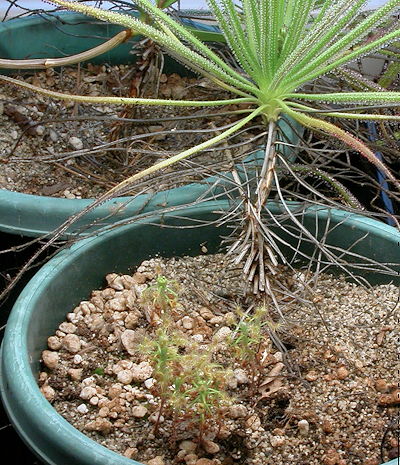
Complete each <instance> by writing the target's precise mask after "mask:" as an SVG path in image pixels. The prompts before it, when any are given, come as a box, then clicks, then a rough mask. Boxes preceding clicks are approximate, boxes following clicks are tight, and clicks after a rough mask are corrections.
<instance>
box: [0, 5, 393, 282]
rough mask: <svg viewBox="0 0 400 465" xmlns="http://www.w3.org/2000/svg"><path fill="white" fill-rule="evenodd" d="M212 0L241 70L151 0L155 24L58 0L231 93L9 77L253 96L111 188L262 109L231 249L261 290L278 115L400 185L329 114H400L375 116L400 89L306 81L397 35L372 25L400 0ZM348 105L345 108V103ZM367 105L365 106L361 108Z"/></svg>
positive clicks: (268, 255)
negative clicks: (373, 6) (207, 130)
mask: <svg viewBox="0 0 400 465" xmlns="http://www.w3.org/2000/svg"><path fill="white" fill-rule="evenodd" d="M208 2H209V6H210V8H211V9H212V11H213V14H214V16H215V18H216V19H217V20H218V22H219V25H220V27H221V30H222V32H223V35H224V37H225V39H226V42H227V44H228V46H229V47H230V49H231V51H232V53H233V55H234V56H235V58H236V60H237V63H238V64H239V66H240V69H238V68H235V69H234V68H233V67H232V66H231V65H230V64H229V63H228V62H226V61H224V59H223V58H221V57H220V56H219V55H217V54H216V53H215V52H213V51H212V50H211V49H210V48H209V47H208V46H207V45H205V44H204V43H202V42H201V41H200V40H198V39H197V38H196V37H195V36H194V35H193V34H191V33H190V32H189V31H188V30H187V29H185V28H184V27H183V26H182V25H181V24H179V23H178V22H177V21H175V20H174V19H173V18H172V17H171V16H169V15H167V14H166V13H165V12H163V11H162V10H161V9H160V8H158V7H157V6H155V5H153V4H152V2H151V1H150V0H135V2H134V3H135V4H136V5H137V7H138V8H139V9H140V10H142V11H145V12H146V13H147V15H148V17H149V18H151V19H152V23H151V24H146V23H144V22H141V21H140V20H138V19H136V18H134V17H131V16H127V15H124V14H119V13H116V12H111V11H104V10H101V9H98V8H93V7H90V6H87V5H84V4H82V3H80V2H79V3H78V2H68V1H64V0H53V3H55V4H57V5H59V6H62V7H65V8H67V9H70V10H74V11H77V12H81V13H85V14H87V15H91V16H94V17H96V18H98V19H100V20H103V21H108V22H111V23H116V24H120V25H122V26H124V27H126V28H127V29H128V30H131V31H132V32H133V33H139V34H143V35H144V36H147V37H149V38H150V39H152V40H153V41H154V42H156V43H158V44H160V45H161V46H162V47H164V49H165V50H166V51H167V52H168V53H169V54H171V55H172V56H173V57H175V58H176V59H178V60H179V61H181V62H182V63H184V64H185V65H186V66H188V67H189V68H191V69H192V70H194V71H195V72H197V73H199V74H201V75H203V76H206V77H207V78H209V79H210V80H211V81H213V82H214V83H215V84H217V85H218V86H219V87H221V88H222V89H224V90H227V91H230V92H231V93H232V95H233V98H231V99H225V100H211V101H182V100H162V99H143V98H120V97H91V96H77V95H67V94H63V93H58V92H50V91H47V90H44V89H40V88H37V87H34V86H31V85H29V84H25V83H22V82H20V81H18V80H15V79H11V78H2V79H4V80H7V81H10V82H13V83H15V84H18V85H21V86H23V87H26V88H28V89H32V90H34V91H37V92H41V93H43V94H45V95H48V96H50V97H54V98H58V99H67V100H75V101H79V102H88V103H108V104H110V103H115V104H126V105H169V106H172V105H174V106H192V107H216V106H222V105H228V104H246V105H247V106H248V108H249V111H248V112H247V114H245V116H244V117H243V118H242V119H240V120H239V121H238V122H236V123H235V124H233V125H231V126H230V127H229V128H228V129H226V130H224V131H223V132H221V133H220V134H218V135H217V136H215V137H213V138H211V139H209V140H208V141H206V142H203V143H201V144H199V145H197V146H195V147H192V148H190V149H188V150H185V151H183V152H182V153H179V154H177V155H174V156H172V157H171V158H169V159H168V160H164V161H162V162H160V163H157V164H156V165H154V166H152V167H150V168H147V169H145V170H143V171H142V172H140V173H138V174H135V175H134V176H132V177H130V178H129V179H126V180H125V181H123V182H122V183H121V184H119V185H118V186H116V187H115V188H113V189H112V191H111V192H110V194H111V193H112V194H115V193H117V192H120V191H121V190H122V189H123V188H126V187H128V186H130V185H131V184H132V183H134V182H135V181H137V180H138V179H141V178H143V177H144V176H147V175H150V174H153V173H155V172H157V171H158V170H160V169H163V168H165V167H168V166H170V165H172V164H173V163H176V162H177V161H179V160H182V159H184V158H186V157H189V156H190V155H192V154H194V153H196V152H199V151H201V150H203V149H206V148H208V147H210V146H212V145H214V144H217V143H219V142H221V141H222V140H224V139H225V138H227V137H228V136H230V135H232V134H233V133H235V132H237V131H238V130H239V129H240V128H242V127H243V126H245V125H246V124H247V123H248V122H249V121H251V120H253V119H254V118H260V117H261V118H262V119H263V121H264V123H265V125H266V127H267V128H268V138H267V142H266V147H265V158H264V163H263V166H262V169H261V173H260V177H259V181H258V185H257V187H256V189H255V191H254V192H252V193H250V195H249V196H247V197H248V198H247V199H246V201H245V214H244V216H245V217H246V222H245V223H246V224H245V227H244V230H243V233H242V235H241V237H240V239H239V240H238V241H236V242H235V243H234V245H233V246H232V248H231V252H235V253H236V254H237V261H238V262H239V261H242V262H243V263H244V273H245V275H246V276H247V278H248V279H249V281H252V282H253V285H254V290H255V291H257V290H261V291H263V290H265V289H266V288H268V287H269V281H268V277H267V275H266V274H265V272H264V269H265V268H266V267H268V268H269V269H270V270H271V271H272V272H273V269H274V264H275V263H276V259H275V253H276V251H273V250H272V248H271V246H270V244H269V243H268V241H267V240H266V238H265V226H264V225H263V223H262V219H261V213H262V211H263V208H264V205H265V202H266V200H267V198H268V196H269V193H270V191H271V187H272V185H273V182H274V177H275V171H276V159H277V153H276V147H275V138H276V132H277V130H276V128H277V121H278V120H279V119H280V118H281V117H282V116H283V115H287V116H289V117H291V118H293V119H294V120H296V121H297V122H299V123H301V124H302V125H303V126H305V127H307V128H309V129H311V130H316V131H319V132H323V133H326V134H327V135H330V136H332V137H334V138H337V139H339V140H340V141H342V142H344V143H346V144H347V145H348V146H350V147H351V148H352V149H354V150H356V151H358V152H359V153H360V154H361V155H363V156H364V157H366V158H367V159H368V160H369V161H370V162H371V163H373V164H374V165H375V166H376V167H378V168H379V170H380V171H381V172H382V173H384V175H385V176H386V177H387V179H388V181H390V182H391V183H392V184H393V185H394V186H395V187H396V188H397V189H400V183H399V181H398V180H397V179H396V178H395V176H393V174H392V173H391V172H390V171H389V169H388V168H387V167H386V166H385V165H384V164H383V163H382V162H381V161H380V160H379V159H377V158H376V157H375V155H374V153H373V152H372V151H371V150H370V149H369V148H368V147H367V146H366V145H365V144H364V143H362V142H361V141H360V140H359V139H358V138H357V137H356V136H355V135H353V134H349V133H347V132H345V131H344V130H343V129H341V128H340V127H339V126H337V125H336V124H334V123H332V122H331V120H332V119H340V118H356V119H357V118H358V119H361V120H398V119H400V116H399V115H382V114H374V113H373V109H374V107H375V106H379V105H393V107H396V106H397V105H399V104H400V92H391V91H390V92H389V91H388V92H380V91H378V92H377V91H360V92H357V91H353V92H341V93H336V92H333V93H315V92H313V91H311V90H309V89H310V88H311V87H310V86H308V84H310V83H312V82H313V81H314V80H316V79H318V78H320V77H321V76H324V75H326V74H329V73H334V72H335V71H336V70H338V69H339V68H340V67H341V66H343V65H345V64H347V63H349V62H351V61H354V60H357V59H358V58H360V57H364V56H365V55H367V54H369V53H372V52H375V51H377V50H378V49H380V48H382V47H384V46H387V45H388V44H390V43H392V42H395V41H396V40H398V39H399V37H400V29H399V27H398V23H397V25H395V26H394V27H393V28H392V29H390V30H389V31H388V32H386V33H383V34H382V35H379V36H378V37H376V36H375V37H374V38H373V39H371V38H370V33H371V32H372V31H373V30H374V29H375V28H377V27H378V26H380V25H382V24H383V23H384V22H385V21H386V20H387V19H388V18H389V17H390V15H391V14H393V13H394V12H395V10H396V9H397V8H398V7H399V6H400V0H389V1H388V2H387V3H386V4H385V5H384V6H382V7H381V8H379V9H378V10H376V11H374V12H373V13H372V14H370V15H368V17H366V18H364V19H360V15H359V13H360V11H361V9H362V7H363V6H364V5H365V3H366V2H365V0H337V1H333V0H325V1H324V2H323V3H322V7H320V8H319V10H317V12H315V11H316V10H315V8H316V7H317V6H319V5H320V4H321V2H317V1H316V0H236V1H234V0H208ZM319 104H324V105H326V104H329V105H331V106H332V111H329V110H328V111H327V110H326V109H325V110H324V112H322V113H321V114H318V105H319ZM342 106H344V107H345V109H341V107H342ZM349 107H350V109H349ZM360 107H362V110H361V109H358V108H360ZM269 264H271V265H269Z"/></svg>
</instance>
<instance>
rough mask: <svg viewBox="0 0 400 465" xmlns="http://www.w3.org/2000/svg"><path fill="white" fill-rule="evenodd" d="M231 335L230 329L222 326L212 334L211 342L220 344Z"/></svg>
mask: <svg viewBox="0 0 400 465" xmlns="http://www.w3.org/2000/svg"><path fill="white" fill-rule="evenodd" d="M231 333H232V330H231V328H229V327H228V326H222V327H221V328H219V330H218V331H217V332H216V333H215V334H214V337H213V340H214V341H215V342H222V341H224V340H225V339H226V338H227V337H228V336H229V335H230V334H231Z"/></svg>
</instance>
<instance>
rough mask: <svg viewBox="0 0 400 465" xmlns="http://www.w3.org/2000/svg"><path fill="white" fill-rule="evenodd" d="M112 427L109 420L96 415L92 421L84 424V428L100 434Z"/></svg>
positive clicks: (105, 432)
mask: <svg viewBox="0 0 400 465" xmlns="http://www.w3.org/2000/svg"><path fill="white" fill-rule="evenodd" d="M112 427H113V425H112V423H111V421H110V420H107V419H106V418H101V417H98V418H96V419H95V420H94V421H90V422H89V423H87V424H86V425H85V430H87V431H98V432H99V433H102V434H108V433H109V432H110V431H111V429H112Z"/></svg>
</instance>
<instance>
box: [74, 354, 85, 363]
mask: <svg viewBox="0 0 400 465" xmlns="http://www.w3.org/2000/svg"><path fill="white" fill-rule="evenodd" d="M82 361H83V358H82V355H80V354H76V355H75V356H74V358H73V362H74V364H75V365H80V364H81V363H82Z"/></svg>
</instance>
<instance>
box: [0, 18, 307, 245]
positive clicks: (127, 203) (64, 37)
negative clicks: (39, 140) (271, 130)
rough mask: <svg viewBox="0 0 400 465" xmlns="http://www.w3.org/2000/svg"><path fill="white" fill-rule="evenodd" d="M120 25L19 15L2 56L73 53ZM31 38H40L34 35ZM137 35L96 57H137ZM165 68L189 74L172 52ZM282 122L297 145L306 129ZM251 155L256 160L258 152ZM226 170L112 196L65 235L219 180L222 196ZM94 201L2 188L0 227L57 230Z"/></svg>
mask: <svg viewBox="0 0 400 465" xmlns="http://www.w3.org/2000/svg"><path fill="white" fill-rule="evenodd" d="M183 22H184V23H185V24H186V26H187V27H188V28H190V29H191V30H192V31H195V33H196V35H197V36H198V37H199V38H200V39H201V40H204V41H221V40H222V35H221V34H220V33H218V28H217V27H216V26H212V25H209V24H203V23H201V22H197V21H192V20H183ZM121 30H122V28H121V27H120V26H116V25H112V24H108V23H104V22H101V21H97V20H93V19H90V18H88V17H86V16H82V15H80V14H77V13H69V12H64V13H60V14H58V15H57V16H44V17H41V16H33V17H29V18H22V19H14V20H11V21H6V22H4V23H0V56H1V57H2V58H9V59H23V58H45V57H47V58H49V57H58V56H65V55H71V54H75V53H80V52H82V51H84V50H87V49H88V48H91V47H95V46H97V45H99V44H100V43H102V42H104V40H105V39H107V38H109V37H111V36H113V35H115V34H117V33H118V32H119V31H121ZM32 37H34V38H35V40H32ZM82 38H84V39H82ZM136 40H138V39H137V38H136V39H135V38H133V39H131V40H130V41H128V42H127V43H124V44H122V45H120V46H119V47H117V48H115V49H113V50H111V51H110V52H107V53H105V54H103V55H101V56H99V57H96V58H95V59H93V60H91V61H92V62H94V63H110V64H121V63H127V62H133V61H134V57H133V56H132V54H129V51H130V50H131V49H132V45H133V44H134V42H135V41H136ZM166 70H167V71H175V72H178V73H180V74H182V75H185V74H186V75H187V70H186V69H185V68H184V67H183V66H182V65H180V64H179V63H177V62H176V61H174V60H172V59H170V58H168V57H166ZM0 71H3V72H4V71H5V70H0ZM280 127H281V130H282V132H283V133H284V134H285V138H286V140H288V141H290V142H292V143H294V144H295V143H296V142H297V141H298V139H299V138H298V135H297V134H298V133H300V132H301V129H300V126H299V125H298V124H297V123H294V122H292V123H291V125H289V124H288V123H286V122H285V121H281V122H280ZM293 128H295V130H293ZM282 152H283V153H284V154H285V155H286V156H287V157H288V159H291V160H293V159H294V158H295V153H294V151H293V150H292V149H290V148H289V147H287V146H285V147H283V148H282ZM252 159H253V160H254V157H253V158H252ZM258 159H259V158H258ZM256 160H257V157H256ZM226 175H227V174H226V173H223V174H222V175H221V176H220V178H219V179H217V178H216V177H212V178H209V179H208V180H206V181H205V182H203V183H197V184H190V185H188V186H185V187H180V188H176V189H171V190H168V191H164V192H160V193H158V194H156V195H140V196H137V197H135V198H133V197H130V198H129V197H124V198H116V199H113V200H111V201H110V202H106V203H104V204H103V205H101V206H99V207H97V208H96V209H95V210H93V211H91V212H89V213H87V214H86V215H85V216H84V217H83V218H81V219H80V221H78V222H76V223H75V224H74V225H73V226H72V227H71V228H69V230H68V231H67V232H66V234H65V235H64V237H68V236H69V235H74V234H80V235H85V234H87V233H89V232H92V231H93V229H94V228H97V227H98V226H94V227H91V228H86V229H85V227H86V226H87V225H92V224H94V223H96V224H97V225H101V226H104V225H107V224H111V223H114V222H116V221H120V220H122V219H124V218H130V217H132V216H135V215H137V214H139V213H142V212H149V211H154V210H158V209H160V208H161V207H162V208H164V207H170V206H176V205H183V204H185V203H190V202H193V201H195V200H196V199H197V198H199V196H201V195H202V194H204V193H205V192H207V191H209V189H210V187H211V186H213V185H215V183H217V184H219V187H218V188H217V190H214V189H213V193H214V195H216V194H218V195H221V193H222V187H223V184H225V185H226V183H227V181H226ZM228 176H229V175H228ZM224 180H225V181H224ZM92 202H93V199H64V198H55V197H46V196H38V195H30V194H23V193H19V192H13V191H9V190H6V189H0V231H2V232H5V233H9V234H16V235H21V236H27V237H40V236H43V235H46V234H49V233H51V232H52V231H54V230H55V229H56V228H57V227H58V226H60V225H61V224H63V223H64V222H65V221H66V220H67V219H68V218H69V217H71V216H72V215H74V214H76V213H78V212H80V211H82V210H83V209H84V208H85V207H87V206H88V205H90V204H91V203H92Z"/></svg>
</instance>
